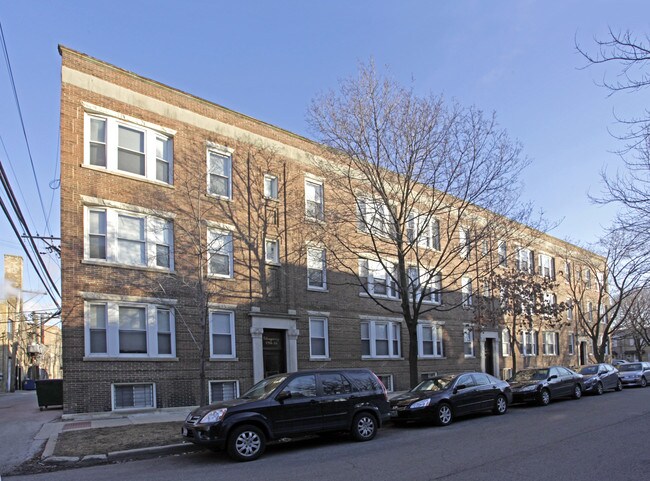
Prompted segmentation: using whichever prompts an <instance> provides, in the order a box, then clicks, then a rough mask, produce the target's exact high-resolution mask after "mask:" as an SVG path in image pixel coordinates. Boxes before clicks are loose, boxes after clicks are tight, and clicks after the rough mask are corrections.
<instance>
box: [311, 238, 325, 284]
mask: <svg viewBox="0 0 650 481" xmlns="http://www.w3.org/2000/svg"><path fill="white" fill-rule="evenodd" d="M310 251H313V252H315V251H319V252H320V253H321V262H320V264H321V265H320V271H321V275H322V279H323V285H322V286H316V285H311V284H310V280H311V278H310V277H309V271H310V270H319V268H318V267H316V266H315V265H314V264H311V265H310V263H311V262H310V261H311V258H310V255H309V252H310ZM307 289H309V290H310V291H327V251H326V250H325V249H324V248H322V247H317V246H308V247H307Z"/></svg>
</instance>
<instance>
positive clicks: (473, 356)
mask: <svg viewBox="0 0 650 481" xmlns="http://www.w3.org/2000/svg"><path fill="white" fill-rule="evenodd" d="M465 359H476V356H475V355H474V354H465Z"/></svg>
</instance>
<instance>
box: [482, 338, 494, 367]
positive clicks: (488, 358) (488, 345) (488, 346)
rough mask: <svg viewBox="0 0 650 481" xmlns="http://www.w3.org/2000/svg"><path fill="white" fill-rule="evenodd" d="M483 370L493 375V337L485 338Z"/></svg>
mask: <svg viewBox="0 0 650 481" xmlns="http://www.w3.org/2000/svg"><path fill="white" fill-rule="evenodd" d="M484 355H485V358H484V359H485V372H486V373H488V374H491V375H492V376H494V339H486V340H485V353H484Z"/></svg>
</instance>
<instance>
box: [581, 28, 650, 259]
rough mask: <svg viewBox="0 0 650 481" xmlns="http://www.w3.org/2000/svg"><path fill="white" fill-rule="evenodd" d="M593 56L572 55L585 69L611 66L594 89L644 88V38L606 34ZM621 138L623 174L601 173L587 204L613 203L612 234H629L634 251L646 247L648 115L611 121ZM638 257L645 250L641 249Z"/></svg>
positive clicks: (647, 76) (647, 79)
mask: <svg viewBox="0 0 650 481" xmlns="http://www.w3.org/2000/svg"><path fill="white" fill-rule="evenodd" d="M595 43H596V51H595V52H590V51H589V50H588V49H586V48H584V47H582V46H580V45H578V43H577V42H576V49H577V50H578V52H579V53H580V54H581V55H582V56H583V58H584V59H585V60H586V61H587V65H586V67H590V66H593V67H597V66H603V65H609V64H612V65H615V66H616V67H617V71H616V73H615V74H613V75H608V73H607V72H605V73H604V74H603V79H602V81H601V82H600V83H599V84H600V85H601V86H602V87H604V88H605V89H607V90H608V91H609V94H610V95H613V94H616V93H622V92H637V91H639V90H642V89H645V88H647V87H649V86H650V71H649V68H650V38H649V37H648V36H647V35H644V36H638V35H635V34H634V33H632V32H630V31H629V30H626V31H614V30H612V29H609V31H608V34H607V36H606V37H605V38H604V39H595ZM617 120H618V122H619V124H620V125H621V126H622V127H623V129H624V130H623V133H621V134H614V136H615V137H616V138H618V139H619V140H621V141H622V142H623V146H622V148H621V149H620V150H619V152H618V154H619V156H620V158H621V160H622V162H623V165H624V170H623V171H622V172H618V171H617V172H616V173H615V174H613V175H612V174H610V173H609V172H607V171H606V170H603V171H602V172H601V177H602V180H603V184H604V187H605V188H604V193H603V194H602V195H600V196H594V197H592V199H593V200H594V201H595V202H597V203H601V204H607V203H615V204H619V205H621V206H622V207H623V209H622V210H621V211H620V214H619V215H618V216H617V219H616V223H615V225H614V226H613V228H612V230H614V231H619V232H621V231H623V232H631V233H633V234H635V235H637V236H638V237H639V244H638V246H647V245H650V244H649V241H650V215H649V214H650V110H649V109H648V108H646V109H645V111H644V113H643V114H642V115H640V116H639V117H636V118H620V117H617ZM641 251H642V252H641V255H646V254H647V249H641Z"/></svg>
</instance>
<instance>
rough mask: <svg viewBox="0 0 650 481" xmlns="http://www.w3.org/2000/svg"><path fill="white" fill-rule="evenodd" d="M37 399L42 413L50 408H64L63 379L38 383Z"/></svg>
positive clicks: (45, 380)
mask: <svg viewBox="0 0 650 481" xmlns="http://www.w3.org/2000/svg"><path fill="white" fill-rule="evenodd" d="M36 397H37V398H38V407H39V408H40V409H41V411H42V410H43V408H45V409H47V408H48V407H49V406H63V379H44V380H41V381H36Z"/></svg>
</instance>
